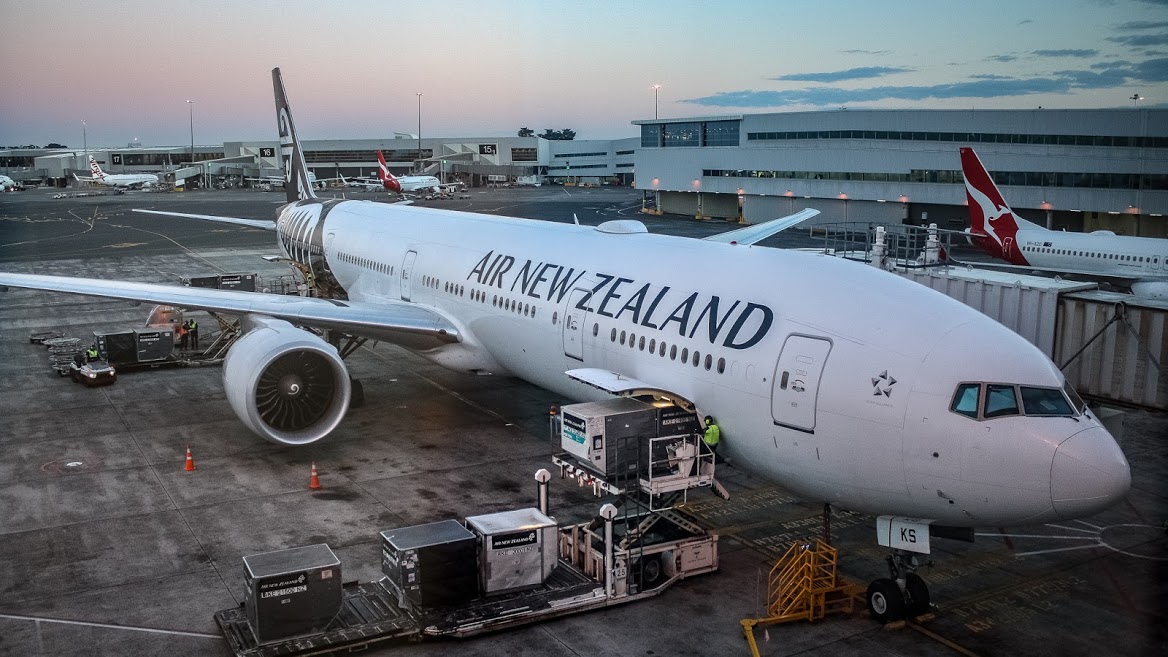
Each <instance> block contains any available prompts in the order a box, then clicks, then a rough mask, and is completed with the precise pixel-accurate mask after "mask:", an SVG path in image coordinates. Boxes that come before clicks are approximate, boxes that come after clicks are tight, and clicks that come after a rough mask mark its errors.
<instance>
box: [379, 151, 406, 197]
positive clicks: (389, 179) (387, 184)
mask: <svg viewBox="0 0 1168 657" xmlns="http://www.w3.org/2000/svg"><path fill="white" fill-rule="evenodd" d="M377 177H378V178H380V179H381V186H382V187H384V188H386V189H388V190H389V191H391V192H397V193H399V194H400V193H401V190H402V189H401V183H399V182H398V181H397V178H394V177H393V174H392V173H390V172H389V167H388V166H386V164H385V156H384V155H382V154H381V151H377Z"/></svg>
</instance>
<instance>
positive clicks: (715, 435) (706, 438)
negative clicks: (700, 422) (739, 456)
mask: <svg viewBox="0 0 1168 657" xmlns="http://www.w3.org/2000/svg"><path fill="white" fill-rule="evenodd" d="M702 442H704V443H705V444H706V447H709V448H710V451H711V452H713V454H714V463H721V462H722V460H721V459H720V458H719V457H718V443H720V442H722V430H721V429H720V428H719V427H718V423H717V422H714V417H713V416H712V415H707V416H706V432H705V433H704V434H702Z"/></svg>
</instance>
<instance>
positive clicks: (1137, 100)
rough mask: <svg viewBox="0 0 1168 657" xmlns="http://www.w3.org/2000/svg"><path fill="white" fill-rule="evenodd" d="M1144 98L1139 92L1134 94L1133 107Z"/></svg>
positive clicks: (1132, 96)
mask: <svg viewBox="0 0 1168 657" xmlns="http://www.w3.org/2000/svg"><path fill="white" fill-rule="evenodd" d="M1143 99H1144V97H1143V96H1141V95H1139V94H1132V95H1131V99H1130V100H1131V102H1132V108H1133V109H1134V108H1135V107H1136V103H1138V102H1140V101H1141V100H1143Z"/></svg>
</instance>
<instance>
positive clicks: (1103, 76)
mask: <svg viewBox="0 0 1168 657" xmlns="http://www.w3.org/2000/svg"><path fill="white" fill-rule="evenodd" d="M1133 82H1134V83H1162V82H1168V57H1164V58H1156V59H1149V60H1146V61H1143V62H1139V63H1136V64H1132V63H1130V62H1126V61H1116V62H1110V63H1100V64H1095V65H1092V66H1091V69H1073V70H1063V71H1056V72H1054V73H1053V74H1051V75H1050V76H1049V77H1030V78H1013V77H1006V76H1002V75H994V74H990V73H983V74H978V75H974V76H971V79H970V80H966V81H963V82H954V83H948V84H936V85H931V86H882V87H869V88H867V89H842V88H839V87H812V88H806V89H790V90H784V91H758V90H744V91H727V92H720V93H716V94H713V95H710V96H704V97H701V98H692V99H688V100H684V101H682V102H685V103H692V104H695V105H706V106H711V107H785V106H789V105H811V106H826V107H830V106H839V105H847V104H849V103H864V102H873V101H880V100H910V101H920V100H926V99H949V98H1002V97H1011V96H1028V95H1031V94H1061V93H1069V92H1072V91H1075V90H1080V89H1114V88H1117V87H1123V86H1126V85H1130V84H1132V83H1133Z"/></svg>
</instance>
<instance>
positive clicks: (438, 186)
mask: <svg viewBox="0 0 1168 657" xmlns="http://www.w3.org/2000/svg"><path fill="white" fill-rule="evenodd" d="M377 164H378V168H377V177H378V178H380V179H381V185H382V186H383V187H385V188H386V189H388V190H389V191H391V192H397V193H399V194H401V193H402V192H429V191H433V192H440V191H442V189H443V187H444V185H443V184H442V181H440V180H438V179H437V178H435V177H434V176H401V177H400V178H399V177H397V176H394V175H393V174H392V173H390V172H389V167H388V166H386V164H385V156H384V155H382V154H381V151H377Z"/></svg>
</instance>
